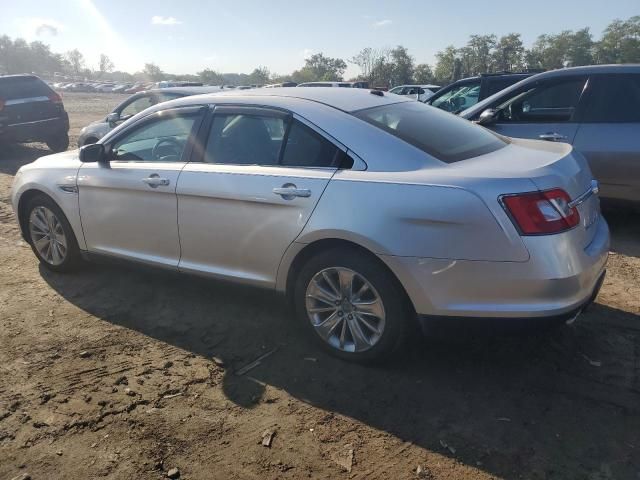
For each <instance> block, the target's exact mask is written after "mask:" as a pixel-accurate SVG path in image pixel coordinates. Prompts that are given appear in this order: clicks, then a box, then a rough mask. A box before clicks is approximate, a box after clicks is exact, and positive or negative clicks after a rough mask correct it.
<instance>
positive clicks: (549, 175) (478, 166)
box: [449, 138, 600, 247]
mask: <svg viewBox="0 0 640 480" xmlns="http://www.w3.org/2000/svg"><path fill="white" fill-rule="evenodd" d="M510 142H511V143H510V145H508V146H506V147H505V148H502V149H500V150H497V151H495V152H492V153H489V154H487V155H482V156H480V157H476V158H473V159H469V160H466V161H462V162H458V163H455V164H451V165H449V168H450V169H460V170H463V171H464V174H465V175H470V176H474V177H475V176H477V177H490V178H505V179H507V178H527V179H529V180H530V181H531V182H532V183H533V185H532V186H535V187H536V188H537V189H538V190H540V191H544V190H551V189H554V188H561V189H562V190H564V191H565V192H567V194H568V195H569V197H570V198H571V200H572V201H573V200H577V199H581V198H582V197H583V196H585V194H587V192H589V191H590V190H591V189H592V188H593V184H592V181H593V175H592V173H591V170H590V169H589V165H588V164H587V162H586V160H585V158H584V157H583V156H582V154H580V153H579V152H577V151H575V150H573V148H572V147H571V145H569V144H566V143H553V142H542V141H539V140H525V139H515V138H512V139H510ZM460 173H462V172H460ZM503 193H504V194H513V193H525V192H517V191H515V192H511V191H505V192H503ZM496 201H497V199H496ZM576 208H577V209H578V213H579V214H580V223H579V224H578V225H577V226H576V227H574V230H578V231H579V232H580V233H579V234H578V236H579V237H580V242H581V244H582V246H583V247H586V246H587V245H588V244H589V243H590V242H591V240H592V239H593V235H595V230H596V228H594V226H595V224H596V223H597V220H598V218H599V215H600V202H599V199H598V196H597V195H586V197H585V198H583V200H582V201H581V203H579V205H577V207H576Z"/></svg>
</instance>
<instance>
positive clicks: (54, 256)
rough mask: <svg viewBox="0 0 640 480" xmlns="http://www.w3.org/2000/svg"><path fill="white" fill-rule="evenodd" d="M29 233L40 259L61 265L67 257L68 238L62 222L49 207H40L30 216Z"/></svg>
mask: <svg viewBox="0 0 640 480" xmlns="http://www.w3.org/2000/svg"><path fill="white" fill-rule="evenodd" d="M29 233H30V235H31V241H32V242H33V246H34V247H35V249H36V250H37V251H38V253H39V254H40V257H41V258H42V259H43V260H44V261H45V262H47V263H48V264H50V265H54V266H57V265H61V264H62V263H63V262H64V260H65V258H66V256H67V237H66V236H65V234H64V228H63V227H62V222H60V220H59V219H58V217H56V215H55V214H54V213H53V212H52V211H51V210H49V209H48V208H47V207H43V206H38V207H35V208H34V209H33V210H31V214H30V215H29Z"/></svg>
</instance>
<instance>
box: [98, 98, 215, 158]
mask: <svg viewBox="0 0 640 480" xmlns="http://www.w3.org/2000/svg"><path fill="white" fill-rule="evenodd" d="M205 110H206V107H205V106H204V105H190V106H187V107H174V108H169V109H166V110H159V111H157V112H154V113H152V114H150V115H146V116H145V117H142V118H140V119H139V120H137V121H136V122H135V123H133V124H131V125H129V126H128V127H127V128H126V129H124V130H122V131H119V132H118V133H117V134H116V135H114V136H113V137H111V138H109V139H108V141H107V142H105V143H104V146H105V151H107V152H111V149H112V148H113V145H114V144H116V143H118V141H120V140H121V139H122V138H123V137H125V136H127V135H128V134H130V133H132V132H134V131H136V130H138V129H139V128H143V127H144V126H146V125H148V124H150V123H153V122H155V121H157V120H158V119H159V118H161V117H162V116H163V115H166V114H167V113H168V112H175V113H176V115H177V116H185V115H195V116H197V118H196V120H195V121H194V123H193V126H192V127H191V132H190V134H189V139H188V141H187V144H186V145H185V147H184V151H183V152H182V157H181V159H180V161H179V162H175V163H181V164H182V163H187V162H188V161H189V158H190V157H191V156H192V154H193V151H194V150H197V149H195V148H194V147H195V145H194V144H195V141H196V133H197V132H199V131H200V126H201V125H202V123H203V117H204V112H205ZM112 161H114V162H123V163H131V162H132V161H131V160H112ZM135 162H136V163H149V164H153V163H154V162H153V161H149V160H136V161H135Z"/></svg>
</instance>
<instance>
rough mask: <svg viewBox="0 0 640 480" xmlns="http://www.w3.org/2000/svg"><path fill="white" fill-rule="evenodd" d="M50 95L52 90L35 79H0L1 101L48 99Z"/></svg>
mask: <svg viewBox="0 0 640 480" xmlns="http://www.w3.org/2000/svg"><path fill="white" fill-rule="evenodd" d="M52 93H53V90H51V89H50V88H49V86H48V85H47V84H46V83H44V82H43V81H42V80H40V79H39V78H36V77H4V78H1V77H0V98H2V99H3V100H16V99H18V98H30V97H48V96H49V95H51V94H52Z"/></svg>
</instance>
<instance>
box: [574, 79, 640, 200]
mask: <svg viewBox="0 0 640 480" xmlns="http://www.w3.org/2000/svg"><path fill="white" fill-rule="evenodd" d="M581 120H582V121H581V123H580V128H579V129H578V133H577V134H576V138H575V140H574V143H573V144H574V147H575V148H576V149H577V150H578V151H580V152H582V153H583V154H584V156H585V157H586V158H587V161H588V162H589V165H590V166H591V170H592V172H593V174H594V176H595V177H596V178H597V179H598V181H599V182H600V191H601V196H603V197H607V198H616V199H621V200H631V201H635V202H640V135H639V133H640V75H639V74H635V75H634V74H601V75H595V76H593V77H591V79H590V80H589V87H588V92H587V100H586V106H585V110H584V114H583V116H582V119H581Z"/></svg>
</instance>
